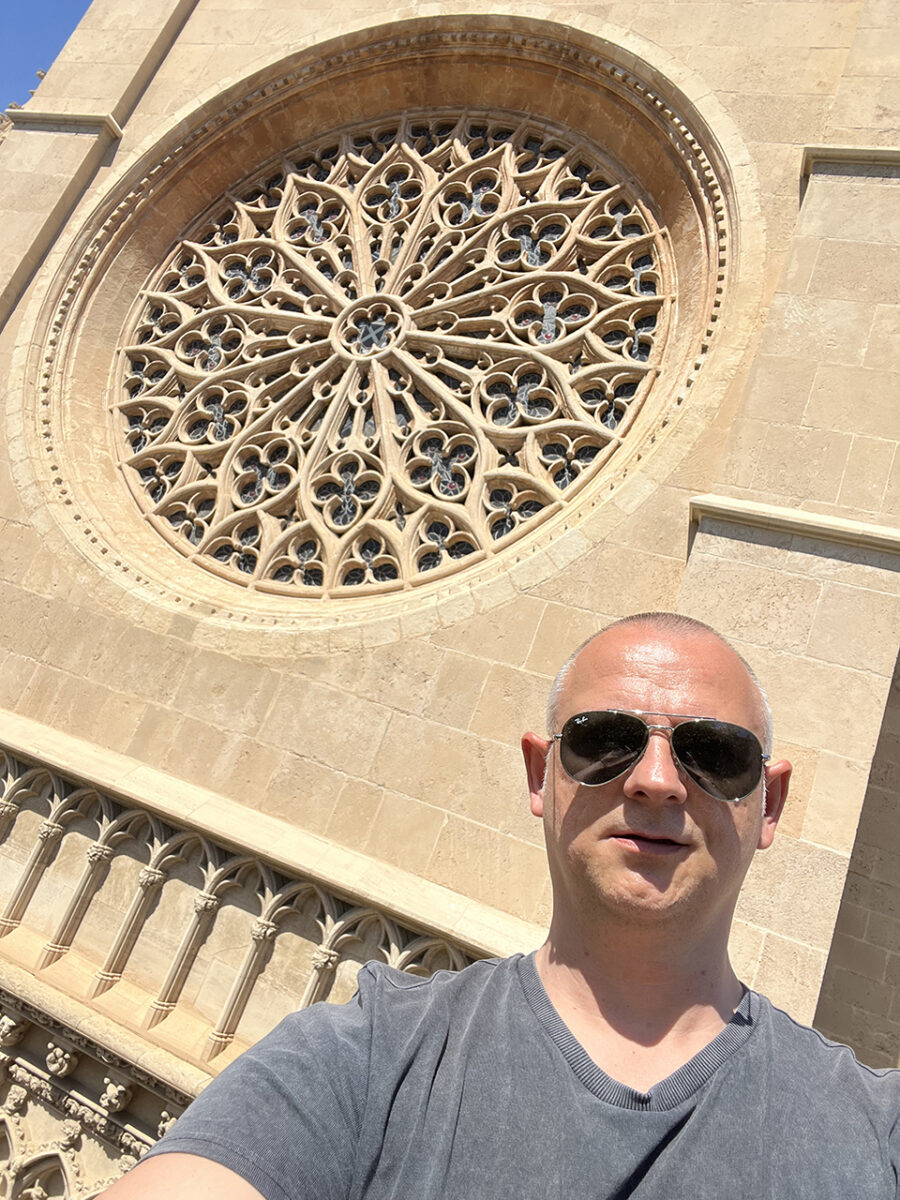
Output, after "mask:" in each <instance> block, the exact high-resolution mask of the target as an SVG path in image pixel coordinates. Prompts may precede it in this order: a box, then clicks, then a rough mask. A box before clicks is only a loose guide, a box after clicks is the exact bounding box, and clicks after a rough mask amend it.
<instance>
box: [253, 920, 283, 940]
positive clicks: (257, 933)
mask: <svg viewBox="0 0 900 1200" xmlns="http://www.w3.org/2000/svg"><path fill="white" fill-rule="evenodd" d="M277 932H278V926H277V925H276V924H275V923H274V921H263V920H262V919H261V918H260V919H259V920H257V921H254V922H253V928H252V929H251V930H250V936H251V937H252V938H253V940H254V942H270V941H271V940H272V938H273V937H274V936H275V934H276V933H277Z"/></svg>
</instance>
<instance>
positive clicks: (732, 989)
mask: <svg viewBox="0 0 900 1200" xmlns="http://www.w3.org/2000/svg"><path fill="white" fill-rule="evenodd" d="M726 943H727V936H724V937H719V938H710V937H709V936H706V937H705V938H703V939H702V940H699V939H698V941H697V942H696V943H695V944H693V945H685V944H684V943H683V942H682V943H681V944H676V943H675V942H674V941H670V940H668V939H667V938H666V937H665V936H664V934H663V936H661V931H660V930H659V929H655V928H653V927H644V928H642V927H640V926H638V927H634V926H630V927H625V928H623V929H620V930H616V929H605V930H603V931H602V932H601V931H596V930H594V931H592V936H591V938H590V944H585V942H584V941H583V940H580V939H577V938H575V939H573V938H571V937H570V938H568V939H564V938H561V937H556V936H554V930H553V929H551V933H550V937H549V938H548V941H547V942H546V943H545V944H544V945H543V946H542V947H541V949H540V950H539V951H538V952H537V956H536V960H535V961H536V965H537V969H538V974H539V975H540V977H541V981H542V983H543V984H544V988H545V989H546V991H547V995H548V996H549V998H550V1000H551V1001H552V1003H553V1005H554V1006H555V1008H556V1009H557V1011H558V1013H559V1015H560V1017H561V1018H562V1019H563V1021H565V1023H566V1024H567V1025H568V1026H569V1028H570V1030H571V1031H572V1033H573V1034H574V1035H575V1037H576V1038H577V1039H578V1040H579V1042H581V1044H582V1046H583V1047H584V1049H585V1050H586V1051H587V1052H588V1054H590V1055H591V1057H592V1058H593V1059H594V1061H595V1062H596V1063H597V1064H598V1066H600V1067H601V1068H602V1069H603V1070H605V1071H606V1073H607V1074H608V1075H610V1076H612V1077H613V1078H614V1079H617V1080H619V1082H620V1083H625V1084H628V1085H629V1086H631V1087H634V1088H636V1089H637V1090H638V1091H647V1090H648V1089H649V1088H650V1087H651V1086H652V1085H653V1084H654V1083H658V1082H659V1081H660V1080H661V1079H664V1078H666V1076H668V1075H670V1074H672V1072H673V1071H675V1070H677V1068H678V1067H680V1066H682V1065H683V1064H684V1063H686V1062H687V1061H688V1060H689V1059H691V1058H693V1056H694V1055H695V1054H697V1053H698V1052H699V1051H700V1050H702V1049H703V1048H704V1047H705V1046H706V1045H708V1044H709V1042H711V1041H712V1039H713V1038H714V1037H715V1036H716V1035H717V1034H718V1033H720V1032H721V1030H722V1029H723V1028H724V1027H725V1025H726V1024H727V1023H728V1021H729V1020H730V1019H731V1017H732V1015H733V1013H734V1010H735V1009H736V1008H737V1006H738V1004H739V1003H740V999H741V995H742V988H741V984H740V983H739V981H738V979H737V977H736V976H735V974H734V971H733V970H732V969H731V964H730V963H729V961H728V953H727V945H726Z"/></svg>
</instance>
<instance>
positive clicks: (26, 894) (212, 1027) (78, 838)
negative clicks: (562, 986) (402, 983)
mask: <svg viewBox="0 0 900 1200" xmlns="http://www.w3.org/2000/svg"><path fill="white" fill-rule="evenodd" d="M0 798H3V799H6V800H8V801H9V802H10V803H11V804H13V806H14V808H15V810H16V814H17V817H16V820H15V821H13V822H12V823H11V824H9V826H8V828H7V831H6V835H5V838H4V839H3V840H2V841H0V862H2V867H3V869H2V871H0V877H2V878H3V879H4V880H6V881H8V884H7V886H6V887H5V888H4V889H3V890H2V891H0V935H2V940H0V955H3V954H5V955H7V956H8V957H9V959H10V961H12V962H16V963H18V964H19V965H20V966H22V967H25V968H26V969H28V970H30V971H32V972H33V973H34V974H36V975H37V976H38V977H40V976H41V974H42V973H43V972H54V971H55V969H56V968H57V965H58V964H63V963H65V962H66V961H71V962H73V963H77V964H78V970H79V972H81V973H83V974H84V975H85V978H86V980H87V982H86V983H84V984H82V985H81V991H80V993H79V991H78V989H77V988H76V989H75V993H74V994H75V997H76V998H77V999H79V1000H80V1001H82V1002H84V1003H85V1004H87V1005H89V1006H91V1007H95V1008H96V1009H97V1010H98V1011H100V1012H104V1013H108V1014H110V1015H111V1016H114V1018H115V1020H116V1021H117V1022H119V1023H121V1024H122V1025H123V1026H125V1027H126V1028H130V1029H132V1030H134V1031H136V1032H139V1033H140V1035H141V1037H146V1038H149V1039H150V1040H151V1041H156V1042H158V1044H159V1045H161V1046H163V1047H165V1048H166V1049H168V1050H171V1051H173V1052H175V1053H176V1054H179V1055H182V1056H184V1057H186V1058H187V1059H188V1060H189V1061H193V1062H195V1063H198V1064H199V1063H202V1062H211V1061H213V1060H216V1059H218V1058H219V1056H220V1055H221V1054H222V1052H223V1051H224V1050H225V1049H226V1048H229V1047H231V1046H232V1043H235V1048H237V1047H240V1046H241V1045H246V1044H248V1043H249V1042H250V1041H252V1040H255V1038H256V1037H257V1036H260V1035H261V1034H262V1033H263V1032H265V1031H266V1029H267V1028H270V1027H271V1026H272V1025H273V1024H275V1022H276V1021H277V1019H278V1018H279V1016H281V1015H284V1013H286V1012H288V1011H290V1010H291V1009H293V1008H297V1007H305V1006H307V1005H309V1004H313V1003H316V1002H317V1001H320V1000H324V999H328V998H331V999H343V998H346V997H347V996H348V995H349V994H350V992H351V991H352V990H353V986H354V980H355V976H356V971H357V969H358V967H359V965H360V964H361V963H362V962H363V961H365V960H366V959H367V958H379V959H381V960H382V961H385V962H388V963H390V964H392V965H393V966H396V967H398V968H399V969H400V970H404V971H410V972H412V973H413V974H418V975H428V974H430V973H431V972H432V971H433V970H435V969H438V968H450V969H457V968H459V967H462V966H464V965H465V964H466V963H468V962H470V961H472V959H473V958H474V957H476V954H475V953H474V952H473V951H471V950H468V949H467V948H465V947H464V946H463V945H461V944H458V943H454V942H453V941H452V940H451V939H449V938H447V937H446V936H442V935H438V934H435V933H431V932H428V930H427V929H424V928H416V926H415V923H414V922H413V921H410V923H409V924H407V923H406V922H404V921H401V920H398V919H397V917H396V916H394V915H392V914H389V913H387V912H383V911H380V910H379V909H377V908H376V907H373V906H372V905H371V904H367V903H366V902H365V900H364V899H363V898H362V897H353V896H351V895H349V894H339V893H338V892H336V891H335V890H334V889H332V888H329V887H327V886H325V885H323V884H321V883H318V882H317V881H316V880H315V879H312V878H309V877H301V876H297V875H295V876H293V877H291V876H288V875H286V874H285V873H284V870H283V869H279V868H277V867H275V866H274V865H273V864H271V863H268V862H266V861H265V860H264V859H261V858H259V857H258V856H256V855H255V854H250V853H247V852H246V851H242V850H241V848H240V847H239V846H237V845H226V844H224V843H222V842H220V841H218V840H217V839H215V838H210V837H207V836H204V835H202V834H200V833H197V832H194V831H192V830H190V829H189V828H187V827H181V828H179V827H178V826H177V825H174V824H172V823H170V822H168V821H163V820H161V819H160V818H159V817H158V816H156V815H154V814H153V813H152V812H150V811H147V810H145V809H142V808H140V807H138V806H135V805H130V806H129V805H128V804H125V803H123V802H122V801H120V800H117V799H115V798H114V797H112V796H111V795H109V794H108V793H106V792H104V790H103V789H102V788H100V787H96V788H95V787H91V786H87V785H85V783H84V782H76V781H74V780H71V779H68V778H66V776H65V775H64V774H61V773H58V772H56V771H50V770H49V769H48V768H43V767H41V766H40V764H36V763H34V762H26V761H23V760H22V759H20V758H19V757H17V756H16V755H14V754H12V753H11V752H9V751H4V750H3V748H2V747H0ZM48 827H52V828H53V829H54V830H58V831H59V832H58V833H57V834H56V835H55V837H54V838H53V839H51V840H50V841H48V840H47V839H46V838H44V837H43V836H42V833H43V831H44V830H45V829H47V828H48ZM98 851H102V852H98ZM64 879H65V883H64V884H62V881H63V880H64ZM57 896H58V897H59V899H58V900H57V901H56V902H55V904H54V901H53V899H52V897H57ZM48 904H49V906H50V907H49V912H50V914H51V916H50V922H51V924H50V927H49V928H50V932H49V936H47V935H46V934H44V936H43V939H42V940H38V941H37V942H36V941H35V937H34V933H33V932H32V928H33V927H32V926H31V925H30V913H31V911H32V905H34V908H35V911H36V912H37V914H38V916H37V918H36V920H37V927H38V928H42V929H47V928H48V926H47V920H48V918H47V912H48V908H47V906H48ZM411 915H412V914H411ZM55 977H56V976H55V974H50V975H48V978H49V979H53V978H55ZM204 980H205V982H204ZM198 989H199V990H198ZM120 993H121V996H122V999H121V1000H120V999H119V995H120ZM248 1020H249V1022H250V1023H249V1025H248V1024H247V1021H248ZM23 1028H24V1027H22V1026H20V1025H19V1024H17V1023H16V1020H15V1017H14V1015H9V1014H7V1015H4V1016H3V1017H2V1018H0V1048H2V1049H3V1050H7V1049H11V1048H13V1049H14V1048H15V1047H16V1046H17V1045H18V1042H19V1040H20V1039H21V1037H22V1034H23ZM242 1029H243V1032H241V1031H242ZM78 1060H79V1050H78V1046H77V1044H75V1043H73V1042H72V1040H71V1039H70V1038H68V1037H62V1038H61V1039H52V1044H48V1045H47V1046H46V1047H45V1048H44V1051H43V1058H42V1066H41V1069H42V1070H43V1071H44V1073H45V1074H46V1075H47V1076H48V1079H49V1080H51V1081H52V1080H53V1079H56V1080H62V1079H64V1078H68V1077H69V1075H70V1074H77V1067H78ZM103 1083H104V1088H103V1089H102V1090H101V1096H100V1098H99V1099H98V1103H99V1104H100V1105H101V1107H102V1108H103V1109H104V1110H105V1111H107V1112H109V1113H114V1112H117V1111H118V1108H117V1105H118V1106H119V1107H121V1106H123V1105H124V1104H125V1103H127V1101H125V1100H122V1093H121V1088H122V1087H126V1086H127V1083H126V1081H124V1080H122V1079H120V1078H118V1076H114V1075H111V1074H110V1075H109V1078H107V1079H104V1081H103Z"/></svg>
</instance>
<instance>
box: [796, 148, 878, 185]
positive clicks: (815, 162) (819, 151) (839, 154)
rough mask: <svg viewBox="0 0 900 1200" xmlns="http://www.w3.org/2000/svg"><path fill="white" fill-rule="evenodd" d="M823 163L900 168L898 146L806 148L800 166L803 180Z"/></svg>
mask: <svg viewBox="0 0 900 1200" xmlns="http://www.w3.org/2000/svg"><path fill="white" fill-rule="evenodd" d="M822 163H845V164H848V165H854V164H855V165H857V166H859V167H875V166H884V167H894V168H897V167H900V147H897V146H804V147H803V158H802V160H801V164H800V174H801V176H802V177H803V178H806V177H807V176H809V175H811V174H812V173H813V171H814V170H815V169H816V167H817V166H819V165H820V164H822Z"/></svg>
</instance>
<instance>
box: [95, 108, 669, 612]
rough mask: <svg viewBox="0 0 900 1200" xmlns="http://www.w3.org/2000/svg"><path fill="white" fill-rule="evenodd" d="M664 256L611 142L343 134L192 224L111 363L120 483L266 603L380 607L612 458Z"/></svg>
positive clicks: (172, 533) (443, 124) (656, 317)
mask: <svg viewBox="0 0 900 1200" xmlns="http://www.w3.org/2000/svg"><path fill="white" fill-rule="evenodd" d="M669 275H670V270H669V268H668V267H667V263H666V260H665V245H664V237H663V236H662V235H661V232H660V231H659V230H658V228H657V227H656V226H655V225H654V223H653V221H652V218H651V216H650V214H649V212H648V211H647V209H646V208H645V206H644V205H642V204H641V203H640V202H639V201H638V200H637V198H636V197H635V196H634V195H633V194H632V192H631V190H630V189H629V187H628V186H627V185H626V184H625V183H623V182H618V181H616V178H615V174H614V170H613V168H612V166H611V164H609V163H607V162H605V161H604V160H603V159H602V157H601V156H600V155H599V154H598V152H597V151H596V149H594V148H592V147H591V146H589V145H587V144H584V143H579V142H577V141H576V140H575V139H573V138H571V137H570V136H568V135H566V136H563V135H560V134H557V133H554V132H548V131H546V130H543V131H541V130H538V129H537V128H536V127H535V125H534V124H533V122H529V121H526V120H524V119H522V118H521V117H515V116H512V115H510V116H509V117H508V118H506V119H504V118H502V117H499V118H498V117H497V116H494V117H492V118H491V119H488V118H486V117H484V116H483V115H477V114H472V113H465V114H462V115H459V114H451V115H448V116H445V117H435V116H427V117H426V116H423V117H410V118H404V119H403V120H398V121H395V122H393V123H388V124H386V125H384V126H383V127H380V128H379V129H377V130H376V131H375V132H374V133H373V132H372V131H371V130H365V131H364V130H360V129H355V130H351V131H349V132H344V133H342V134H336V135H333V136H332V137H331V138H330V139H324V140H322V141H321V142H320V143H319V144H318V145H317V146H315V147H313V148H312V149H307V150H306V151H304V153H302V154H296V155H294V156H291V157H289V158H288V159H284V160H282V161H280V162H279V163H278V164H275V165H272V166H271V167H270V169H269V170H267V171H266V172H265V174H264V177H263V179H262V181H260V182H257V183H255V184H253V185H252V186H248V187H246V188H243V189H238V190H237V191H236V192H235V193H234V194H232V195H230V196H229V197H228V198H227V199H226V200H223V201H222V202H221V203H220V204H219V205H218V206H217V207H216V209H215V210H214V211H213V215H212V217H210V218H208V219H205V220H204V221H203V222H201V223H200V224H198V225H197V226H195V227H194V228H193V229H192V230H191V231H190V234H189V236H188V237H187V238H186V239H185V240H183V241H182V242H181V243H180V245H179V246H178V247H177V249H176V250H175V252H174V253H173V255H172V256H171V257H170V259H169V261H168V263H167V264H166V265H165V267H164V268H163V270H162V271H161V272H160V273H159V274H158V276H157V277H156V278H155V279H154V280H153V281H152V283H151V286H150V287H149V288H148V289H147V290H146V291H145V292H144V293H143V294H142V296H141V298H140V301H139V308H138V313H137V316H136V320H135V322H134V324H133V326H132V328H133V334H131V335H130V339H131V340H130V342H129V344H128V345H127V346H125V347H123V349H122V352H121V353H122V359H123V372H124V376H125V395H124V399H122V400H121V402H120V403H119V404H118V409H119V412H120V413H121V416H122V418H123V422H124V426H125V443H126V444H125V453H124V457H125V462H126V464H127V468H128V470H127V472H126V473H127V475H128V477H129V480H130V483H131V486H132V489H133V491H134V492H135V494H136V496H137V497H138V499H139V502H140V503H141V505H142V507H143V508H144V510H145V511H146V512H147V513H148V514H149V515H150V519H151V520H152V522H153V523H154V524H155V526H156V527H157V528H158V529H159V530H160V531H161V532H162V533H163V534H164V535H165V536H166V537H167V539H168V540H169V541H170V542H171V543H172V544H174V545H175V546H177V547H178V549H180V550H181V551H182V552H183V553H185V554H187V555H189V556H190V557H192V558H194V559H195V560H196V561H197V562H199V563H200V564H202V565H203V566H205V567H207V568H208V569H210V570H212V571H214V572H215V573H217V574H219V575H223V576H225V577H227V578H231V579H234V580H237V581H239V582H242V583H245V584H248V585H250V586H252V587H254V588H257V589H262V590H266V591H274V592H281V593H288V594H300V595H322V594H328V595H356V594H370V593H372V592H381V591H391V590H396V589H399V588H403V587H409V586H413V585H415V584H418V583H422V582H427V581H428V580H430V579H433V578H435V577H436V576H437V575H441V574H445V573H449V572H452V571H455V570H458V569H459V568H460V567H461V566H465V565H468V564H470V563H474V562H478V561H480V560H483V559H484V558H485V557H486V556H487V555H489V554H491V553H493V552H494V551H495V550H499V549H502V548H504V547H505V546H507V545H509V544H510V543H511V542H513V541H515V540H516V539H517V538H518V537H520V536H521V535H522V534H524V533H527V532H528V531H529V530H530V529H531V528H534V527H535V526H536V525H537V524H539V523H540V522H541V521H543V520H544V519H546V518H547V517H548V516H549V515H551V514H552V513H554V512H556V511H558V510H559V508H560V506H561V504H562V503H563V502H564V500H566V499H567V498H568V497H569V496H570V495H572V494H574V493H576V492H577V491H579V490H580V489H581V488H582V486H583V485H584V484H586V483H587V482H588V481H589V480H590V479H592V478H594V477H595V476H596V474H597V472H598V471H599V470H600V468H601V467H602V464H603V463H604V462H605V461H606V460H607V459H608V458H609V456H610V454H612V453H613V452H614V451H615V449H616V448H617V446H618V445H619V444H620V443H621V441H622V438H623V436H624V435H625V433H626V432H627V429H628V427H629V425H630V424H631V421H632V419H633V416H634V414H635V412H636V411H637V409H638V408H639V407H640V405H641V403H642V402H643V400H644V398H645V396H646V394H647V392H648V390H649V387H650V385H651V384H652V382H653V379H654V378H655V375H656V373H657V370H658V367H657V364H658V362H659V360H660V357H661V350H662V344H663V341H664V337H665V332H666V325H667V321H668V318H669V312H668V310H669V301H670V299H671V295H670V290H669V289H670V280H669Z"/></svg>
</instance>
